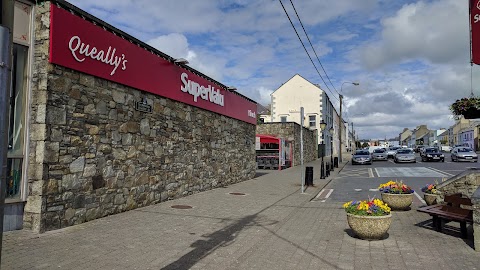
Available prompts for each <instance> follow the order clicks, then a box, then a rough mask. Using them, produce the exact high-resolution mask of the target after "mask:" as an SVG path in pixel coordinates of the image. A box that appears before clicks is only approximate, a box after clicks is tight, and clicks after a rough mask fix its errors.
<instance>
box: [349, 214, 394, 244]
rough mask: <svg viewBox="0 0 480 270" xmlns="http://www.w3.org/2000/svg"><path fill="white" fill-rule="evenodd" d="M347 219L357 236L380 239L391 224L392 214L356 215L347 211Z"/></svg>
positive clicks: (365, 238)
mask: <svg viewBox="0 0 480 270" xmlns="http://www.w3.org/2000/svg"><path fill="white" fill-rule="evenodd" d="M347 221H348V225H349V226H350V228H351V229H352V230H353V232H354V233H355V234H356V235H357V236H358V237H359V238H361V239H364V240H380V239H382V238H384V236H385V234H386V233H387V231H388V229H389V228H390V225H391V224H392V214H388V215H386V216H357V215H354V214H349V213H347Z"/></svg>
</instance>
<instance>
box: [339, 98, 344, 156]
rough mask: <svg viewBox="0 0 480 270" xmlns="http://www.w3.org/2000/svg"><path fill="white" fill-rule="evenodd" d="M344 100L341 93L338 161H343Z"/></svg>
mask: <svg viewBox="0 0 480 270" xmlns="http://www.w3.org/2000/svg"><path fill="white" fill-rule="evenodd" d="M342 100H343V95H340V121H338V122H339V123H338V148H339V151H338V162H339V163H340V162H342V127H343V119H342Z"/></svg>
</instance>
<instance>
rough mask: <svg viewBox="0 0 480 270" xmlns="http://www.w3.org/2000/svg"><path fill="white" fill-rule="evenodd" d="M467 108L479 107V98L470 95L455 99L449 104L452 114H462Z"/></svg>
mask: <svg viewBox="0 0 480 270" xmlns="http://www.w3.org/2000/svg"><path fill="white" fill-rule="evenodd" d="M469 109H480V98H478V97H470V98H462V99H457V100H456V101H455V102H454V103H453V104H452V105H450V111H452V113H453V114H454V115H463V114H464V113H465V112H466V111H468V110H469Z"/></svg>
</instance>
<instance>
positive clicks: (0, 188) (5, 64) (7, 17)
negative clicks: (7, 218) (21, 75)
mask: <svg viewBox="0 0 480 270" xmlns="http://www.w3.org/2000/svg"><path fill="white" fill-rule="evenodd" d="M13 12H14V2H13V0H2V1H1V5H0V150H1V151H0V166H1V167H0V264H1V262H2V252H1V250H2V242H3V217H4V209H5V185H6V183H7V181H6V179H7V149H8V123H9V117H8V115H9V110H10V106H9V98H10V82H11V78H12V52H13V43H12V40H13Z"/></svg>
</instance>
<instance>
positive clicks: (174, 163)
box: [24, 2, 256, 232]
mask: <svg viewBox="0 0 480 270" xmlns="http://www.w3.org/2000/svg"><path fill="white" fill-rule="evenodd" d="M37 7H38V9H37V11H36V26H35V27H36V29H35V33H36V36H35V39H36V42H35V43H36V46H35V59H34V68H33V70H34V74H33V87H32V103H31V117H30V135H29V136H30V145H29V150H30V153H29V167H28V181H29V183H28V186H29V190H28V193H29V194H28V200H27V205H26V207H25V216H24V227H25V228H31V229H33V230H35V231H39V232H43V231H46V230H53V229H58V228H62V227H66V226H71V225H74V224H79V223H83V222H86V221H89V220H92V219H96V218H100V217H103V216H106V215H110V214H116V213H119V212H123V211H127V210H130V209H134V208H138V207H142V206H146V205H150V204H154V203H158V202H162V201H166V200H169V199H174V198H179V197H181V196H186V195H190V194H193V193H196V192H200V191H205V190H209V189H212V188H215V187H221V186H226V185H230V184H233V183H237V182H240V181H244V180H248V179H251V178H253V176H254V175H255V170H256V163H255V126H254V125H251V124H248V123H244V122H241V121H238V120H235V119H232V118H228V117H225V116H221V115H218V114H216V113H212V112H209V111H205V110H202V109H199V108H195V107H191V106H189V105H186V104H183V103H179V102H176V101H172V100H169V99H166V98H162V97H159V96H155V95H152V94H149V93H145V92H141V91H138V90H135V89H132V88H129V87H126V86H122V85H119V84H116V83H113V82H108V81H105V80H103V79H99V78H95V77H92V76H89V75H86V74H82V73H80V72H76V71H72V70H69V69H67V68H63V67H60V66H55V65H51V64H49V63H48V45H49V41H48V32H49V5H48V2H46V3H45V5H44V6H37ZM143 98H146V100H147V102H148V104H150V105H152V108H153V111H152V113H142V112H139V111H136V110H135V109H134V102H135V101H141V100H142V99H143Z"/></svg>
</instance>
